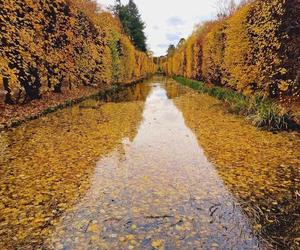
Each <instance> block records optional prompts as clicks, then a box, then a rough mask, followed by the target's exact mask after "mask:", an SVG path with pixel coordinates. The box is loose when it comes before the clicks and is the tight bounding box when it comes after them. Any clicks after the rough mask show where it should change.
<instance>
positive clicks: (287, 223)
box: [0, 77, 300, 249]
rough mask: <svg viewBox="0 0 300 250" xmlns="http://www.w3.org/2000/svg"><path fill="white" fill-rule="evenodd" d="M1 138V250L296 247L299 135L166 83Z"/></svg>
mask: <svg viewBox="0 0 300 250" xmlns="http://www.w3.org/2000/svg"><path fill="white" fill-rule="evenodd" d="M0 135H1V137H0V152H2V153H1V155H0V165H1V168H0V176H1V178H0V194H1V201H0V209H1V210H0V248H1V249H3V248H7V249H38V248H44V249H268V248H269V249H274V248H282V249H284V248H285V249H287V248H291V249H292V248H294V249H297V248H298V247H299V244H300V239H299V233H300V230H299V207H300V206H299V199H300V194H299V178H300V173H299V167H300V153H299V148H300V137H299V134H297V133H281V134H273V133H270V132H266V131H259V130H257V129H256V128H254V127H252V126H251V125H249V124H248V123H247V122H246V121H245V120H244V119H243V118H241V117H237V116H234V115H232V114H228V113H227V112H226V108H225V107H224V104H223V103H221V102H219V101H217V100H215V99H213V98H212V97H209V96H206V95H203V94H198V93H196V92H194V91H192V90H190V89H187V88H186V87H182V86H180V85H178V84H177V83H175V82H173V81H172V80H170V79H166V78H161V77H160V78H159V77H157V78H154V79H153V80H151V81H149V82H147V83H143V84H139V85H137V86H135V87H132V88H129V89H127V90H124V91H121V92H119V93H115V94H113V95H108V96H106V97H105V98H101V99H100V98H99V99H98V100H88V101H85V102H83V103H81V104H80V105H78V106H75V107H72V108H69V109H65V110H61V111H59V112H57V113H55V114H51V115H48V116H46V117H43V118H41V119H39V120H35V121H31V122H28V123H26V124H24V125H22V126H20V127H18V128H15V129H12V130H11V131H8V132H5V133H2V134H0Z"/></svg>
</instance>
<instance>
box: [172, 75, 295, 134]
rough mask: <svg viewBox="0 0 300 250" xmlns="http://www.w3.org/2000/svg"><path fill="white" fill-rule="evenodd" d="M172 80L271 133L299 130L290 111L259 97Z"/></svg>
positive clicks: (181, 79) (177, 78)
mask: <svg viewBox="0 0 300 250" xmlns="http://www.w3.org/2000/svg"><path fill="white" fill-rule="evenodd" d="M173 79H174V80H175V81H177V82H179V83H181V84H182V85H185V86H188V87H190V88H192V89H194V90H196V91H199V92H201V93H206V94H209V95H210V96H213V97H215V98H217V99H219V100H222V101H224V102H226V103H227V104H228V107H229V111H230V112H232V113H235V114H240V115H244V116H246V117H247V119H248V120H250V121H251V123H252V124H253V125H255V126H256V127H259V128H264V129H267V130H271V131H279V130H289V129H296V128H299V127H298V126H297V124H296V123H295V121H294V116H293V114H292V112H291V111H287V110H285V109H284V108H282V107H280V106H278V105H276V104H275V103H273V102H271V101H270V100H268V99H266V98H262V97H259V96H252V97H246V96H244V95H243V94H241V93H238V92H236V91H234V90H231V89H227V88H223V87H217V86H213V87H209V86H206V85H205V84H204V83H203V82H199V81H196V80H191V79H187V78H184V77H178V76H175V77H173Z"/></svg>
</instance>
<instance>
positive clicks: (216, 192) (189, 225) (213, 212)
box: [47, 82, 258, 249]
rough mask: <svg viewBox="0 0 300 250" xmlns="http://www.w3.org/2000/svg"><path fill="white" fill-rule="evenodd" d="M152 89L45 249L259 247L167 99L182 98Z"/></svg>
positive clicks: (159, 88)
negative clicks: (136, 121)
mask: <svg viewBox="0 0 300 250" xmlns="http://www.w3.org/2000/svg"><path fill="white" fill-rule="evenodd" d="M172 85H173V86H172ZM151 86H152V90H151V93H150V95H149V96H148V98H147V100H146V103H145V108H144V112H143V122H142V124H141V125H140V127H139V130H138V133H137V135H136V137H135V138H134V140H133V141H132V142H130V141H128V140H124V141H123V150H116V151H115V152H114V153H112V154H111V155H110V156H109V157H104V158H102V159H101V160H100V161H99V162H98V164H97V167H96V169H95V172H94V174H93V182H92V185H91V188H90V189H89V191H88V192H87V194H86V196H85V197H84V198H83V199H82V200H81V202H80V203H79V204H78V205H77V206H75V207H74V208H73V209H71V210H69V211H68V212H67V213H65V214H64V216H63V218H62V219H61V221H60V223H59V224H58V225H57V227H56V231H55V233H54V235H53V237H52V238H51V239H49V240H48V241H47V246H48V247H52V248H55V249H96V248H99V249H127V248H129V249H131V248H132V249H133V248H138V249H145V248H146V249H151V248H152V247H154V248H161V247H163V248H165V249H183V248H191V249H192V248H204V249H211V248H220V249H249V248H251V249H253V248H258V241H257V239H256V238H255V236H253V234H252V232H251V228H250V227H249V224H248V221H247V218H246V217H245V216H244V215H243V213H242V211H241V208H240V207H239V206H238V205H237V203H236V202H235V199H234V198H233V197H232V196H231V194H230V192H229V191H228V190H227V188H226V186H224V184H223V182H222V180H221V179H220V178H219V176H218V174H217V173H216V171H215V169H214V167H213V165H211V164H210V163H209V162H208V161H207V159H206V157H205V155H204V153H203V151H202V149H201V148H200V147H199V146H198V142H197V138H196V137H195V135H194V134H193V133H192V131H191V130H190V129H188V128H187V127H186V125H185V121H184V118H183V116H182V114H181V112H180V111H179V110H178V109H177V108H176V106H175V105H174V103H173V101H172V100H170V99H169V98H168V96H175V97H176V96H180V95H181V94H183V93H181V94H180V91H179V92H177V91H176V89H178V88H177V86H174V84H169V83H167V84H166V85H162V84H160V83H158V82H154V83H153V84H151ZM166 89H167V90H168V91H166ZM182 91H184V90H182ZM167 93H169V94H168V95H167Z"/></svg>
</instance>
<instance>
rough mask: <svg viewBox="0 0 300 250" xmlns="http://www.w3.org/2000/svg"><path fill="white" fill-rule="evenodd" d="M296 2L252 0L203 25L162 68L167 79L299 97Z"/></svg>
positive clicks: (241, 90)
mask: <svg viewBox="0 0 300 250" xmlns="http://www.w3.org/2000/svg"><path fill="white" fill-rule="evenodd" d="M295 2H297V1H293V0H267V1H259V0H257V1H249V2H248V3H246V4H244V5H242V6H241V7H239V8H238V9H237V10H236V12H235V13H233V14H232V15H230V16H229V17H227V18H223V19H220V20H217V21H214V22H208V23H205V24H204V25H202V26H200V27H199V28H198V30H197V31H195V32H194V33H193V34H192V35H191V36H190V38H188V39H187V41H186V42H185V43H184V44H183V45H182V46H180V47H179V48H177V49H176V51H175V53H174V54H173V55H172V56H170V57H168V58H166V59H165V60H164V62H163V63H162V68H163V69H164V71H165V72H166V73H167V74H168V75H177V76H184V77H187V78H193V79H197V80H205V81H208V82H210V83H213V84H216V85H220V84H223V85H226V86H229V87H231V88H234V89H236V90H238V91H240V92H243V93H244V94H246V95H249V94H251V93H253V92H255V91H256V92H258V93H260V94H262V95H264V96H269V97H278V96H282V95H289V96H294V97H296V98H299V89H300V77H299V72H298V70H297V69H298V68H299V61H298V59H297V58H298V57H299V49H297V44H298V45H299V41H300V37H299V34H300V33H299V27H300V26H299V24H300V20H299V13H298V14H297V10H299V8H298V7H295V4H296V3H295ZM293 3H294V4H293ZM296 5H297V4H296ZM266 34H267V35H266ZM298 47H299V46H298Z"/></svg>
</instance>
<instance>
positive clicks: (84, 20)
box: [0, 0, 155, 103]
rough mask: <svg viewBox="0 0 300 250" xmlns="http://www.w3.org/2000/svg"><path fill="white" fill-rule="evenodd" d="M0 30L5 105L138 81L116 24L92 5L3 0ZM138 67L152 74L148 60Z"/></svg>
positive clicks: (68, 0)
mask: <svg viewBox="0 0 300 250" xmlns="http://www.w3.org/2000/svg"><path fill="white" fill-rule="evenodd" d="M0 25H1V30H0V40H1V48H0V58H1V60H0V61H1V62H0V64H1V71H0V75H1V79H2V80H1V81H2V84H3V87H4V90H6V93H7V94H6V102H8V103H19V102H26V101H29V100H31V99H36V98H39V97H40V96H41V95H42V94H43V93H45V92H49V91H55V92H61V91H62V90H63V89H64V88H73V87H76V86H79V85H92V86H99V87H101V86H102V85H103V84H111V83H112V82H123V81H124V82H130V81H133V80H137V79H138V78H137V79H135V77H134V75H133V67H134V66H135V51H134V48H133V46H132V44H131V42H130V41H129V39H128V38H127V37H126V36H125V35H124V34H123V33H122V28H121V26H120V23H119V21H118V20H117V19H116V18H115V17H113V16H112V14H111V13H108V12H104V11H102V10H101V9H100V8H99V7H98V6H97V4H96V2H95V1H92V0H54V1H50V0H47V1H42V0H37V1H32V0H25V1H24V0H16V1H11V0H4V1H1V3H0ZM139 63H144V64H145V65H147V67H145V69H144V70H145V71H147V74H151V73H153V72H154V70H155V68H154V66H153V65H152V59H150V58H149V57H148V56H144V58H143V60H142V61H139ZM139 66H140V65H139ZM144 76H145V75H141V77H144ZM138 77H140V76H138Z"/></svg>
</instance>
